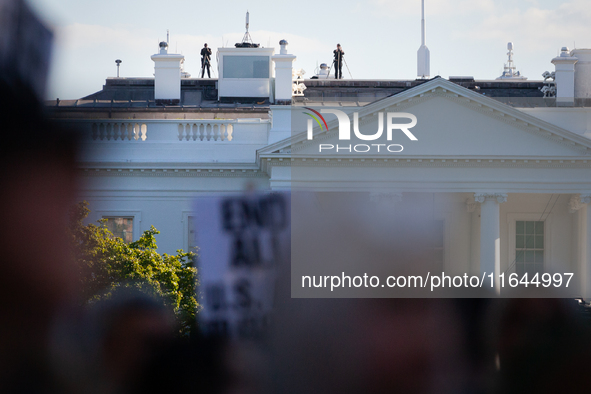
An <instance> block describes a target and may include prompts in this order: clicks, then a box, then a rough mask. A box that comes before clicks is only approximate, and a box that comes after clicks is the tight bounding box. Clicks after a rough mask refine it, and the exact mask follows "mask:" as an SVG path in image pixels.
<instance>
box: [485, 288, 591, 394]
mask: <svg viewBox="0 0 591 394" xmlns="http://www.w3.org/2000/svg"><path fill="white" fill-rule="evenodd" d="M494 304H495V308H496V311H495V313H494V317H493V318H492V320H491V322H492V324H490V325H489V329H490V332H489V333H490V340H491V342H490V343H491V344H492V348H493V349H494V350H495V351H496V353H497V355H498V361H497V371H495V377H493V378H491V381H492V382H494V385H491V386H492V387H494V392H497V393H523V392H535V393H556V392H564V393H585V392H588V391H589V388H588V382H587V379H586V378H585V374H584V373H583V372H582V368H583V366H584V365H585V362H586V360H587V358H588V354H589V352H591V340H590V339H589V338H590V337H589V331H590V330H589V328H590V327H589V323H588V322H585V321H582V320H581V319H580V318H579V316H577V313H576V310H575V301H574V300H564V299H541V298H529V299H528V298H513V299H506V300H496V302H495V303H494Z"/></svg>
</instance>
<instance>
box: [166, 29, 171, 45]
mask: <svg viewBox="0 0 591 394" xmlns="http://www.w3.org/2000/svg"><path fill="white" fill-rule="evenodd" d="M166 43H167V44H170V36H169V34H168V29H166Z"/></svg>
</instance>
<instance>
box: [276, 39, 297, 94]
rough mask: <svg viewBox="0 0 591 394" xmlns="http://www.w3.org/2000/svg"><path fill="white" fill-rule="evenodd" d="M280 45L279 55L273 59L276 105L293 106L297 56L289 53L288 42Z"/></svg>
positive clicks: (282, 41)
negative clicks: (294, 71) (294, 72)
mask: <svg viewBox="0 0 591 394" xmlns="http://www.w3.org/2000/svg"><path fill="white" fill-rule="evenodd" d="M279 45H280V46H281V50H280V51H279V55H274V56H272V57H271V59H272V60H273V61H274V62H275V104H285V105H291V97H292V95H293V88H292V85H293V78H292V73H293V61H294V60H295V59H296V56H295V55H289V54H288V53H287V41H285V40H281V41H279Z"/></svg>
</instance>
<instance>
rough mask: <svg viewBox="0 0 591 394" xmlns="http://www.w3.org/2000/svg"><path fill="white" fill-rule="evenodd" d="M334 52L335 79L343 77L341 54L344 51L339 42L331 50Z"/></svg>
mask: <svg viewBox="0 0 591 394" xmlns="http://www.w3.org/2000/svg"><path fill="white" fill-rule="evenodd" d="M332 52H333V53H334V77H335V78H336V79H342V78H343V60H344V59H343V56H345V51H343V49H342V48H341V44H337V49H335V50H334V51H332Z"/></svg>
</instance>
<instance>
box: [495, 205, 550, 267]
mask: <svg viewBox="0 0 591 394" xmlns="http://www.w3.org/2000/svg"><path fill="white" fill-rule="evenodd" d="M519 221H526V222H544V263H543V270H544V272H549V271H550V268H551V267H552V259H551V257H552V247H551V246H552V244H551V240H552V236H551V230H552V214H546V213H544V214H543V215H542V212H539V213H509V214H507V265H506V266H505V269H507V267H509V266H510V265H513V266H512V268H511V270H510V272H509V273H511V274H512V273H516V272H517V270H516V268H517V262H516V261H515V260H516V258H517V242H516V241H517V232H516V229H515V226H516V225H517V222H519ZM501 270H503V269H501Z"/></svg>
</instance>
